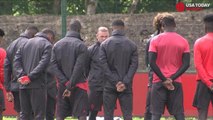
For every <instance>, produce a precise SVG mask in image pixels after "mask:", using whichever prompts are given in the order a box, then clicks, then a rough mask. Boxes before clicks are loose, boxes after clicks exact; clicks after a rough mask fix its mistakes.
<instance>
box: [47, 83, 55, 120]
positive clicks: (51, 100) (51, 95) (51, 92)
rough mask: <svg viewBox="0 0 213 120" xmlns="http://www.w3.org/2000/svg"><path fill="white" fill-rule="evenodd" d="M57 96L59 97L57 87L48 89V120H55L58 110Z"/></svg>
mask: <svg viewBox="0 0 213 120" xmlns="http://www.w3.org/2000/svg"><path fill="white" fill-rule="evenodd" d="M56 95H57V88H56V86H55V87H52V88H48V89H47V100H46V120H54V116H55V108H56Z"/></svg>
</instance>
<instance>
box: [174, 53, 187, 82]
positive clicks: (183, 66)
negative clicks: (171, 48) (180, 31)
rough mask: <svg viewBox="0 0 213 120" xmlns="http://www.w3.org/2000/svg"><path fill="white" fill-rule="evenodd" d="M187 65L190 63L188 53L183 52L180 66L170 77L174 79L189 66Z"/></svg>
mask: <svg viewBox="0 0 213 120" xmlns="http://www.w3.org/2000/svg"><path fill="white" fill-rule="evenodd" d="M189 65H190V53H188V52H187V53H183V56H182V65H181V67H180V68H179V69H178V71H177V72H176V73H175V74H173V75H172V76H171V77H170V78H171V79H172V80H173V81H174V80H175V79H177V78H178V77H180V76H181V75H182V74H183V73H184V72H185V71H186V70H187V69H188V68H189Z"/></svg>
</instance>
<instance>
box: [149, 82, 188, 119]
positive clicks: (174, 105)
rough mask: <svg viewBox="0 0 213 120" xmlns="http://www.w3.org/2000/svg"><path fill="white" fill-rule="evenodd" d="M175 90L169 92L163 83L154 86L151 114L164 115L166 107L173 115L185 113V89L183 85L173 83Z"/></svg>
mask: <svg viewBox="0 0 213 120" xmlns="http://www.w3.org/2000/svg"><path fill="white" fill-rule="evenodd" d="M173 85H174V86H175V90H173V91H169V90H168V89H166V88H165V87H164V86H163V84H162V82H158V83H153V84H152V92H151V113H152V114H163V113H164V110H165V107H167V108H168V111H169V113H170V114H171V115H176V114H180V113H183V112H184V109H183V89H182V84H181V83H177V82H173Z"/></svg>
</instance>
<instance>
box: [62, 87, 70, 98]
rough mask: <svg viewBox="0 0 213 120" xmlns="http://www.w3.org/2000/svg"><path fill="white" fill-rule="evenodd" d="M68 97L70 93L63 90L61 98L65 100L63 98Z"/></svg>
mask: <svg viewBox="0 0 213 120" xmlns="http://www.w3.org/2000/svg"><path fill="white" fill-rule="evenodd" d="M70 95H71V91H69V90H68V89H66V90H64V93H63V95H62V96H63V98H65V97H70Z"/></svg>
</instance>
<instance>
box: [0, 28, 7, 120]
mask: <svg viewBox="0 0 213 120" xmlns="http://www.w3.org/2000/svg"><path fill="white" fill-rule="evenodd" d="M4 35H5V34H4V31H3V30H2V29H0V41H2V39H3V37H4ZM5 57H6V51H5V50H4V49H3V48H0V120H2V119H3V116H2V112H3V111H4V110H5V102H4V93H3V88H4V86H3V84H4V69H3V68H4V59H5Z"/></svg>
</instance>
